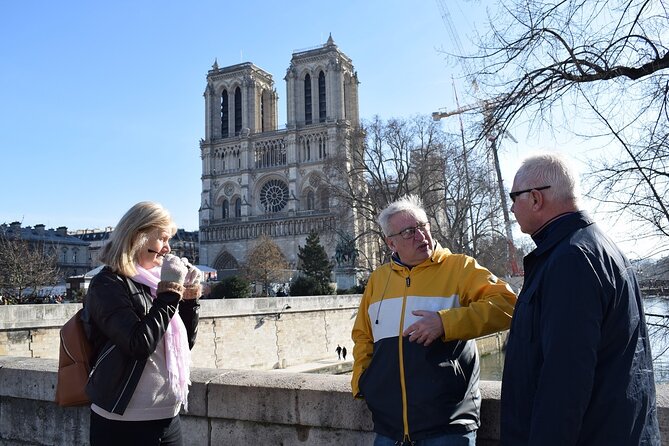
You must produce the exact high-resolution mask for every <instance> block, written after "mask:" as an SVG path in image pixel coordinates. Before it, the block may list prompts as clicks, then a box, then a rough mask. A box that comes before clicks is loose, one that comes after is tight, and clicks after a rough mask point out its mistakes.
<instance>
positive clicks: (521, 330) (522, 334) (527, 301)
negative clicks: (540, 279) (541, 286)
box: [511, 287, 539, 342]
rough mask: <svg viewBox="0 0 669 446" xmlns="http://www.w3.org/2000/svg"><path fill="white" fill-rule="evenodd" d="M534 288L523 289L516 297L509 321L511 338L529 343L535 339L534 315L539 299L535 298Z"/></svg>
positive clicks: (535, 290) (535, 291)
mask: <svg viewBox="0 0 669 446" xmlns="http://www.w3.org/2000/svg"><path fill="white" fill-rule="evenodd" d="M536 293H537V289H536V287H531V288H529V289H523V290H522V291H521V292H520V295H519V296H518V301H517V302H516V308H515V309H514V310H513V318H512V319H511V336H514V337H518V338H519V339H523V340H525V341H528V342H531V341H533V340H534V337H535V334H534V333H535V330H534V325H535V320H536V317H535V313H536V312H537V305H538V302H539V299H538V298H537V297H536Z"/></svg>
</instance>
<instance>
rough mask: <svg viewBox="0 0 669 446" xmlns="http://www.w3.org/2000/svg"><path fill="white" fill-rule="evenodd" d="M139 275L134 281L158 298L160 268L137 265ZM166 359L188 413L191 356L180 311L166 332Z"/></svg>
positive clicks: (172, 379)
mask: <svg viewBox="0 0 669 446" xmlns="http://www.w3.org/2000/svg"><path fill="white" fill-rule="evenodd" d="M135 268H136V269H137V275H135V277H133V278H132V280H134V281H136V282H139V283H142V284H144V285H146V286H148V287H149V288H151V296H153V298H154V299H155V298H156V289H157V288H158V282H160V267H159V266H156V267H154V268H151V269H148V270H147V269H145V268H142V267H141V266H139V265H137V264H135ZM164 339H165V358H166V361H167V370H168V373H169V381H170V385H171V386H172V391H173V392H174V393H175V394H176V396H177V399H178V400H179V401H181V403H182V404H183V406H184V409H185V410H186V411H188V386H189V385H190V364H191V355H190V348H188V333H187V332H186V326H185V325H184V323H183V321H182V320H181V316H179V311H177V312H176V313H174V316H172V319H171V320H170V324H169V325H168V326H167V330H166V331H165V336H164Z"/></svg>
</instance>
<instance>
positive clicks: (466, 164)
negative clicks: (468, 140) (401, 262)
mask: <svg viewBox="0 0 669 446" xmlns="http://www.w3.org/2000/svg"><path fill="white" fill-rule="evenodd" d="M457 141H458V138H455V137H454V136H453V135H448V134H446V133H444V132H443V130H441V127H440V125H439V124H437V123H435V122H434V121H433V120H431V119H430V118H428V117H427V116H416V117H414V118H410V119H390V120H388V121H385V122H384V121H382V120H381V119H380V118H378V117H376V118H374V119H373V120H372V121H371V122H367V123H363V127H362V131H361V133H360V135H358V139H357V140H356V142H357V144H355V145H354V147H355V149H354V150H353V151H352V154H351V155H350V156H349V157H348V158H347V155H346V154H345V153H341V154H339V155H338V156H335V157H332V158H331V159H330V160H329V161H328V165H327V169H328V170H329V173H328V178H329V179H330V188H331V195H332V196H334V197H336V198H337V200H338V202H340V203H344V204H345V206H343V207H344V208H346V209H356V210H358V211H359V215H360V216H361V219H363V220H364V221H363V223H362V224H360V225H358V227H359V228H361V230H360V231H359V232H358V233H357V234H356V236H357V237H365V236H368V237H370V238H373V239H374V240H375V242H376V248H375V249H376V250H377V253H378V255H377V258H378V259H387V258H388V252H387V247H386V245H385V243H383V238H382V235H383V234H381V232H380V228H379V227H378V225H377V223H376V219H377V217H378V215H379V213H380V212H381V210H382V209H383V208H384V207H385V206H387V205H388V204H389V203H391V202H393V201H395V200H397V199H398V198H400V197H401V196H403V195H406V194H416V195H418V196H420V197H421V199H422V200H423V204H424V206H425V209H426V212H427V213H428V216H430V218H431V221H432V232H433V235H434V237H435V239H436V240H439V241H441V242H442V243H444V244H445V245H446V246H448V247H449V248H451V249H452V250H454V251H456V252H464V253H467V254H470V255H476V254H477V253H478V248H477V246H478V242H479V240H481V239H483V238H485V237H493V232H494V229H495V228H494V224H495V221H496V219H497V215H498V214H499V206H498V204H497V203H498V201H499V200H497V199H495V197H496V192H495V189H494V187H493V186H491V177H490V167H489V163H488V161H487V159H486V155H485V153H484V152H482V151H478V150H473V149H471V148H466V147H465V148H463V147H461V146H460V144H459V143H458V142H457ZM367 266H368V268H369V269H373V268H375V267H376V266H377V265H376V264H374V263H370V264H368V265H367Z"/></svg>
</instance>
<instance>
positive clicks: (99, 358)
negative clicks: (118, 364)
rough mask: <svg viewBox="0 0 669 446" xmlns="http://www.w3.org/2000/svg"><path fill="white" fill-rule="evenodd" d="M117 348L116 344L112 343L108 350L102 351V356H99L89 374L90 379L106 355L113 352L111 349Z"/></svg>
mask: <svg viewBox="0 0 669 446" xmlns="http://www.w3.org/2000/svg"><path fill="white" fill-rule="evenodd" d="M115 348H116V344H114V345H112V346H111V347H109V348H108V349H107V350H105V351H104V352H102V354H101V355H100V356H98V359H97V361H95V365H94V366H93V368H92V369H91V371H90V373H89V374H88V379H90V378H91V376H93V372H95V369H97V368H98V366H99V365H100V363H101V362H102V360H103V359H105V356H107V355H108V354H109V353H111V351H112V350H114V349H115Z"/></svg>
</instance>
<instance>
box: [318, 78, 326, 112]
mask: <svg viewBox="0 0 669 446" xmlns="http://www.w3.org/2000/svg"><path fill="white" fill-rule="evenodd" d="M326 116H327V113H326V112H325V73H323V72H322V71H321V73H320V74H319V75H318V120H319V121H320V122H325V117H326Z"/></svg>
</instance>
